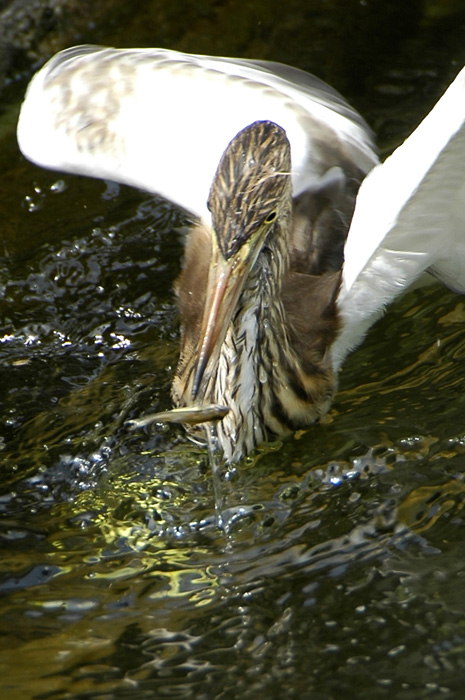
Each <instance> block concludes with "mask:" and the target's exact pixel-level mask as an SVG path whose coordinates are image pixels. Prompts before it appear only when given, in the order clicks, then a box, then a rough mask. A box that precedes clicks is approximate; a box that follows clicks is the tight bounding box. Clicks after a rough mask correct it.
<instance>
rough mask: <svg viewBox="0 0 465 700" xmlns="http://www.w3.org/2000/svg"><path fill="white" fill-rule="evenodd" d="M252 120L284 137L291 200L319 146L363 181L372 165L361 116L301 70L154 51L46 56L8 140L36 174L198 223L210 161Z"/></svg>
mask: <svg viewBox="0 0 465 700" xmlns="http://www.w3.org/2000/svg"><path fill="white" fill-rule="evenodd" d="M304 77H305V78H304ZM260 119H267V120H271V121H274V122H276V123H278V124H280V125H281V126H282V127H283V128H284V129H285V130H286V132H287V134H288V137H289V139H290V142H291V148H292V155H293V169H292V177H293V187H294V192H295V194H296V195H298V194H300V193H301V192H303V191H305V190H307V189H312V188H314V189H318V182H319V180H320V178H321V177H322V176H324V173H325V172H326V170H327V169H328V165H327V163H326V154H325V148H326V149H327V148H328V144H329V145H330V147H331V148H332V149H333V151H334V149H337V148H339V149H340V151H341V153H342V154H343V156H344V157H345V159H346V160H347V159H350V160H352V161H353V162H356V163H357V165H358V166H359V167H360V170H361V171H363V172H367V171H368V170H369V169H370V168H371V167H372V166H373V165H374V164H375V163H376V162H377V158H376V155H375V152H374V149H373V144H372V138H371V133H370V131H369V129H368V127H367V126H366V124H365V123H364V122H363V120H362V119H361V117H360V116H359V115H358V114H357V113H356V112H355V111H354V110H353V109H352V108H351V107H349V105H348V104H347V103H346V102H345V101H344V100H343V98H342V97H341V96H340V95H339V94H338V93H336V92H335V91H333V90H332V89H331V88H329V87H328V86H325V84H324V83H322V82H321V81H318V80H317V79H316V78H313V77H312V76H309V75H308V74H307V73H304V72H303V71H299V70H297V69H292V68H290V67H287V66H281V65H280V64H272V63H266V62H258V61H247V60H242V59H237V60H236V59H227V58H214V57H208V56H196V55H191V54H182V53H178V52H175V51H168V50H164V49H121V50H118V49H111V48H105V47H98V46H97V47H96V46H80V47H74V48H72V49H67V50H65V51H62V52H61V53H59V54H57V55H56V56H55V57H54V58H52V59H51V60H50V61H49V62H48V63H47V64H46V65H45V66H44V67H43V68H42V69H41V70H40V71H39V73H38V74H37V75H36V76H35V77H34V78H33V80H32V82H31V84H30V86H29V88H28V92H27V96H26V99H25V102H24V104H23V107H22V109H21V114H20V118H19V123H18V143H19V146H20V148H21V150H22V152H23V153H24V155H25V156H26V157H27V158H29V159H30V160H32V161H33V162H35V163H37V164H38V165H41V166H44V167H48V168H52V169H56V170H63V171H68V172H72V173H77V174H82V175H90V176H93V177H100V178H107V179H111V180H115V181H118V182H122V183H124V184H129V185H134V186H137V187H141V188H143V189H145V190H148V191H151V192H154V193H157V194H160V195H161V196H163V197H165V198H166V199H169V200H171V201H173V202H174V203H176V204H177V205H179V206H181V207H182V208H184V209H186V210H188V211H190V212H192V213H194V214H195V215H196V216H199V217H201V218H203V219H205V220H206V221H207V223H208V222H209V221H210V218H209V212H208V211H207V208H206V202H207V198H208V192H209V189H210V185H211V182H212V180H213V177H214V174H215V172H216V168H217V165H218V162H219V160H220V158H221V155H222V153H223V151H224V150H225V148H226V146H227V144H228V143H229V141H230V140H231V139H232V138H233V137H234V136H235V135H236V134H237V133H238V132H239V131H240V130H241V129H242V128H244V127H245V126H246V125H248V124H250V123H252V122H254V121H256V120H260ZM328 132H329V134H330V138H329V140H328V138H327V134H328ZM322 134H324V138H322ZM331 165H332V163H331Z"/></svg>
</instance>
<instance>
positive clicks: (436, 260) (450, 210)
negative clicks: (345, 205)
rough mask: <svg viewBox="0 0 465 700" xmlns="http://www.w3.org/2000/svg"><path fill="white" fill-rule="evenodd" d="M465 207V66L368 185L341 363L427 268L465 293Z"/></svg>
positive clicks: (347, 289) (362, 194)
mask: <svg viewBox="0 0 465 700" xmlns="http://www.w3.org/2000/svg"><path fill="white" fill-rule="evenodd" d="M464 206H465V69H463V70H462V71H461V72H460V73H459V75H458V76H457V78H456V79H455V80H454V82H453V83H452V85H451V86H450V87H449V88H448V90H447V91H446V92H445V94H444V95H443V96H442V98H441V99H440V100H439V102H438V103H437V104H436V106H435V107H434V108H433V109H432V111H431V112H430V113H429V114H428V115H427V117H426V118H425V119H424V120H423V121H422V123H421V124H420V125H419V126H418V128H417V129H416V130H415V131H414V132H413V133H412V135H411V136H410V137H409V138H408V139H407V140H406V141H405V142H404V143H403V144H402V145H401V146H399V148H397V150H396V151H394V153H393V154H392V155H391V156H390V157H389V158H388V159H387V160H386V161H385V162H384V163H383V164H381V165H378V166H377V167H375V168H374V169H373V170H372V171H371V172H370V173H369V174H368V176H367V177H366V178H365V180H364V181H363V183H362V186H361V187H360V190H359V192H358V196H357V200H356V205H355V211H354V216H353V218H352V222H351V226H350V229H349V234H348V238H347V242H346V246H345V250H344V256H345V261H344V268H343V279H342V285H341V290H340V294H339V298H338V307H339V310H340V313H341V317H342V325H341V329H342V330H341V333H340V335H339V338H338V340H337V341H336V344H335V346H334V347H333V362H334V365H335V366H336V367H338V366H339V365H340V364H341V362H342V361H343V359H344V357H345V356H346V354H347V353H348V352H349V351H350V350H351V349H352V348H353V347H355V346H356V345H357V344H358V343H359V342H360V341H361V340H362V339H363V337H364V334H365V332H366V331H367V330H368V328H369V327H370V326H371V325H372V324H373V322H374V321H375V320H376V319H377V318H378V317H379V315H380V314H381V313H382V312H383V310H384V308H385V307H386V305H387V304H388V303H389V302H391V301H392V300H393V299H394V298H395V297H396V296H398V295H399V294H400V293H401V292H402V291H403V290H404V289H406V288H407V287H408V286H409V285H411V284H412V283H414V282H415V281H416V280H417V278H418V277H419V276H420V275H421V274H422V273H423V272H424V271H426V270H428V271H430V272H432V273H433V274H434V275H435V276H437V277H438V278H439V279H440V280H441V281H442V282H444V284H446V285H447V286H449V287H451V288H452V289H455V290H456V291H460V292H463V293H464V292H465V235H464Z"/></svg>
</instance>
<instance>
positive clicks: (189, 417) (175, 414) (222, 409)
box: [128, 404, 229, 429]
mask: <svg viewBox="0 0 465 700" xmlns="http://www.w3.org/2000/svg"><path fill="white" fill-rule="evenodd" d="M228 412H229V408H226V406H217V405H216V404H210V405H208V406H188V407H185V408H173V409H171V410H170V411H161V412H160V413H152V414H150V415H149V416H145V417H144V418H134V419H132V420H129V421H128V423H129V425H130V426H131V428H132V429H134V428H143V427H144V426H146V425H150V423H154V422H159V423H187V424H188V425H197V424H198V423H207V422H208V421H216V420H221V419H222V418H224V417H225V415H226V414H227V413H228Z"/></svg>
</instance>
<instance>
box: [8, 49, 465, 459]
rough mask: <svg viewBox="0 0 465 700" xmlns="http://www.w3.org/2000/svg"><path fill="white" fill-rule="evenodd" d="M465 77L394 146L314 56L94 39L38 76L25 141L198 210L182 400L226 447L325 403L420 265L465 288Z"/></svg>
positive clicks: (179, 384)
mask: <svg viewBox="0 0 465 700" xmlns="http://www.w3.org/2000/svg"><path fill="white" fill-rule="evenodd" d="M464 81H465V72H462V73H460V74H459V76H458V77H457V78H456V80H455V81H454V82H453V84H452V85H451V86H450V88H449V89H448V90H447V92H446V93H445V94H444V96H443V97H442V98H441V99H440V101H439V102H438V104H437V105H436V106H435V107H434V109H433V110H432V111H431V112H430V114H429V115H428V116H427V117H426V118H425V120H424V121H423V122H422V123H421V124H420V126H419V127H418V128H417V129H416V130H415V131H414V132H413V134H412V135H411V136H410V137H409V138H408V139H407V140H406V141H405V142H404V143H403V144H402V145H401V146H400V147H399V148H398V149H397V150H396V151H395V152H394V153H393V154H392V155H391V156H390V157H389V158H388V159H387V160H386V161H385V162H384V163H383V164H379V163H378V158H377V155H376V149H375V146H374V144H373V138H372V134H371V131H370V129H369V128H368V126H367V125H366V123H365V122H364V120H363V119H362V118H361V117H360V116H359V114H358V113H357V112H356V111H355V110H354V109H352V108H351V107H350V106H349V105H348V104H347V102H346V101H345V100H344V99H343V98H342V97H341V96H340V95H339V94H338V93H337V92H336V91H335V90H333V89H332V88H330V87H329V86H327V85H326V84H325V83H323V82H322V81H320V80H318V79H317V78H315V77H313V76H311V75H309V74H308V73H305V72H304V71H301V70H298V69H295V68H291V67H289V66H285V65H282V64H277V63H269V62H265V61H254V60H243V59H229V58H219V57H208V56H198V55H189V54H182V53H178V52H175V51H168V50H163V49H122V50H117V49H112V48H105V47H96V46H79V47H75V48H71V49H67V50H65V51H62V52H61V53H59V54H57V55H56V56H55V57H53V58H52V59H51V60H50V61H49V62H48V63H47V64H46V65H45V66H44V67H43V68H42V69H41V70H40V71H39V72H38V73H37V75H36V76H35V77H34V78H33V80H32V82H31V84H30V86H29V88H28V92H27V96H26V99H25V102H24V104H23V106H22V110H21V114H20V118H19V124H18V142H19V146H20V148H21V151H22V152H23V153H24V155H25V156H26V157H27V158H29V159H30V160H32V161H33V162H35V163H36V164H38V165H41V166H44V167H48V168H52V169H56V170H61V171H67V172H72V173H78V174H82V175H88V176H93V177H100V178H106V179H110V180H114V181H118V182H120V183H124V184H129V185H133V186H137V187H141V188H143V189H145V190H148V191H150V192H153V193H156V194H158V195H161V196H162V197H165V198H166V199H169V200H171V201H172V202H174V203H175V204H177V205H178V206H180V207H182V208H183V209H185V210H186V211H188V212H190V214H191V215H192V214H193V215H194V216H195V217H196V223H195V225H194V226H193V228H192V230H191V232H190V234H189V235H188V237H187V241H186V249H185V256H184V264H183V269H182V272H181V275H180V277H179V279H178V280H177V282H176V289H175V291H176V295H177V299H178V306H179V313H180V320H181V353H180V360H179V365H178V369H177V372H176V375H175V378H174V382H173V391H172V394H173V399H174V402H175V404H176V406H177V407H178V409H177V411H174V412H173V415H174V416H175V418H174V419H176V416H177V417H178V418H177V419H179V420H183V421H184V422H185V423H187V424H192V423H196V422H201V421H202V420H203V421H210V420H215V421H216V431H217V437H218V442H219V445H220V447H221V449H222V451H223V453H224V457H225V459H226V461H227V462H229V463H231V462H234V461H237V460H239V459H240V458H241V457H243V456H244V455H245V454H248V453H250V452H251V451H252V450H253V449H254V448H255V447H256V446H257V445H259V444H260V443H262V442H264V441H266V440H269V439H272V438H274V437H276V436H282V435H285V434H287V433H289V432H290V431H293V430H296V429H298V428H305V427H307V426H309V425H310V424H311V423H314V422H315V421H317V420H318V419H319V418H321V417H322V416H323V415H324V414H325V413H326V412H327V410H328V408H329V406H330V404H331V400H332V397H333V395H334V392H335V390H336V385H337V374H338V370H339V368H340V365H341V363H342V361H343V360H344V358H345V356H346V355H347V353H348V352H349V351H350V350H352V349H353V348H354V347H355V346H356V345H357V344H358V343H360V342H361V340H362V339H363V337H364V335H365V333H366V331H367V329H368V328H369V327H370V325H371V324H372V323H373V322H374V321H375V320H376V319H377V318H378V317H379V316H380V314H381V313H382V312H383V310H384V308H385V307H386V305H387V304H388V303H389V302H390V301H392V300H393V299H394V298H395V297H396V296H397V295H398V294H399V293H400V292H402V291H403V290H404V289H405V288H406V287H407V286H408V285H410V284H411V283H412V282H414V281H415V280H416V279H417V278H418V277H419V276H420V275H421V274H422V273H423V272H425V271H428V272H430V273H432V274H433V275H435V276H436V277H438V278H439V279H441V280H442V281H443V282H444V283H445V284H446V285H448V286H449V287H451V288H452V289H455V290H456V291H459V292H464V291H465V237H464V235H463V222H464V214H463V202H464V199H465V128H464V120H465V87H464ZM357 193H358V194H357ZM168 415H169V414H168V413H166V412H165V413H164V414H160V416H161V417H162V418H163V419H166V418H167V416H168ZM160 419H161V418H160ZM142 422H143V420H142ZM196 429H197V430H198V426H197V427H195V426H192V425H191V427H190V430H196Z"/></svg>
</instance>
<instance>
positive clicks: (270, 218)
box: [265, 211, 276, 224]
mask: <svg viewBox="0 0 465 700" xmlns="http://www.w3.org/2000/svg"><path fill="white" fill-rule="evenodd" d="M275 219H276V212H275V211H271V212H270V213H269V214H268V216H267V217H266V218H265V224H271V222H272V221H274V220H275Z"/></svg>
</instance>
